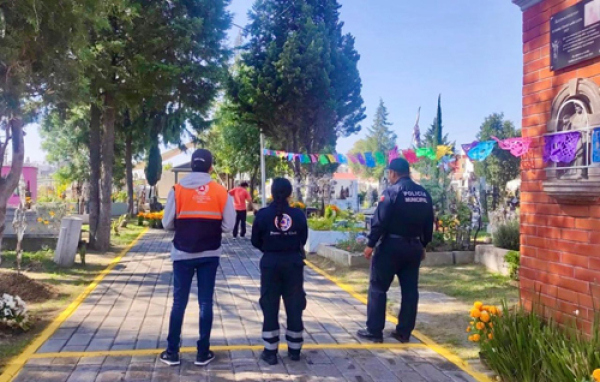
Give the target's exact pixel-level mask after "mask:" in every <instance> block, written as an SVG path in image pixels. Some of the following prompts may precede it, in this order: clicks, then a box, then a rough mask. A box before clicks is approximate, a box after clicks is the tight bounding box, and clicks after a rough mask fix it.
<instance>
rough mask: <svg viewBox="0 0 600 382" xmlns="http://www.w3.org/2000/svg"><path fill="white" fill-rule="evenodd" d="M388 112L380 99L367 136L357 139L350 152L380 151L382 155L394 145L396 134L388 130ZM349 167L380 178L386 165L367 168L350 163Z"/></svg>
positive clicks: (374, 177)
mask: <svg viewBox="0 0 600 382" xmlns="http://www.w3.org/2000/svg"><path fill="white" fill-rule="evenodd" d="M388 114H389V113H388V111H387V108H386V107H385V105H384V103H383V100H381V99H380V100H379V106H378V107H377V112H376V113H375V117H374V118H373V125H372V126H371V127H369V128H368V133H367V137H366V138H365V139H361V140H358V141H357V142H356V143H355V144H354V147H353V148H352V150H350V152H351V153H353V154H354V153H359V152H360V153H364V152H367V151H370V152H376V151H380V152H382V153H384V155H387V152H388V151H389V150H392V149H393V148H394V147H395V146H396V138H397V137H396V134H395V133H394V132H393V131H391V130H390V126H392V124H391V123H390V122H388ZM350 167H351V168H352V171H354V172H355V173H357V174H360V175H362V176H364V177H368V178H373V179H381V178H382V177H383V173H384V172H385V167H386V166H385V165H377V166H376V167H374V168H369V167H366V166H363V165H360V164H350Z"/></svg>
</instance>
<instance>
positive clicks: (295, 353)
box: [288, 350, 300, 361]
mask: <svg viewBox="0 0 600 382" xmlns="http://www.w3.org/2000/svg"><path fill="white" fill-rule="evenodd" d="M288 357H289V359H291V360H292V361H300V352H299V351H291V350H290V351H288Z"/></svg>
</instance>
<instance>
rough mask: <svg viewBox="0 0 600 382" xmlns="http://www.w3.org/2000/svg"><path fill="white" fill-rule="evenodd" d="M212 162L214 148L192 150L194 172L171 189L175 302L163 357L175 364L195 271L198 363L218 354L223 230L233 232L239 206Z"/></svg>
mask: <svg viewBox="0 0 600 382" xmlns="http://www.w3.org/2000/svg"><path fill="white" fill-rule="evenodd" d="M212 162H213V160H212V154H211V153H210V151H208V150H204V149H200V150H196V151H195V152H194V153H193V154H192V163H191V166H192V173H191V174H189V175H188V176H186V177H185V178H183V179H182V180H181V181H180V182H179V184H177V185H175V187H173V190H171V192H169V196H168V199H167V205H166V207H165V211H164V217H163V220H162V223H163V226H164V228H165V229H168V230H173V229H174V230H175V238H174V239H173V248H172V250H171V260H172V261H173V308H172V310H171V317H170V320H169V336H168V337H167V343H168V346H167V350H166V351H164V352H162V354H161V355H160V360H161V361H162V362H164V363H166V364H167V365H171V366H174V365H179V364H180V360H179V348H180V346H181V326H182V324H183V316H184V314H185V308H186V306H187V303H188V299H189V296H190V289H191V286H192V278H193V277H194V274H195V275H196V278H197V281H198V304H199V305H200V340H199V341H198V354H197V355H196V362H194V363H195V364H196V365H199V366H204V365H208V364H209V363H210V362H211V361H212V360H213V359H214V358H215V355H214V354H213V352H212V351H210V332H211V329H212V322H213V295H214V292H215V278H216V275H217V268H218V267H219V256H220V254H221V236H222V233H224V232H231V229H232V228H233V224H234V219H235V210H234V208H233V201H232V200H231V198H230V197H229V195H228V194H227V189H225V187H223V186H221V185H220V184H218V183H217V182H214V181H213V180H212V179H211V177H210V172H211V170H212Z"/></svg>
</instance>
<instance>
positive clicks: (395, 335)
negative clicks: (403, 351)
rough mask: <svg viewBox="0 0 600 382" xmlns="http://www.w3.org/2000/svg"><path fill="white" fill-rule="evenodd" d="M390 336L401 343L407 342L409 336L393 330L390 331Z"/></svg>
mask: <svg viewBox="0 0 600 382" xmlns="http://www.w3.org/2000/svg"><path fill="white" fill-rule="evenodd" d="M392 337H393V338H395V339H396V340H398V341H399V342H401V343H403V344H407V343H409V342H410V337H404V336H403V335H402V334H400V333H398V332H396V331H393V332H392Z"/></svg>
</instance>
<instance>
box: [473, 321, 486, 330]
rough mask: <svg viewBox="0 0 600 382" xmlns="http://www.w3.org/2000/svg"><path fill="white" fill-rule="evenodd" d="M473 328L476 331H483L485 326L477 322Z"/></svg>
mask: <svg viewBox="0 0 600 382" xmlns="http://www.w3.org/2000/svg"><path fill="white" fill-rule="evenodd" d="M475 327H476V328H477V330H483V329H485V324H484V323H483V322H478V323H477V324H476V325H475Z"/></svg>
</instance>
